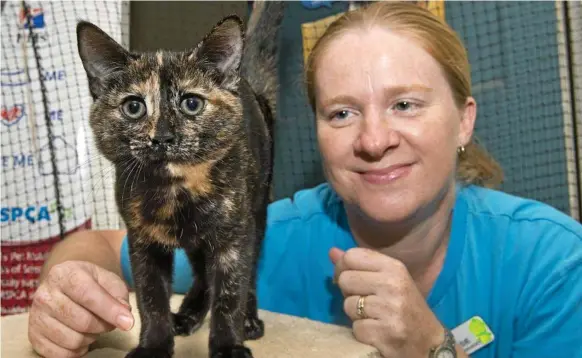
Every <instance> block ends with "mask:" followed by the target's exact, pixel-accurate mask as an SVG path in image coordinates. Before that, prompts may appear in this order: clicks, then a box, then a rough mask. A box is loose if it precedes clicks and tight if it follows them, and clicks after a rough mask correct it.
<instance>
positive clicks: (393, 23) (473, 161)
mask: <svg viewBox="0 0 582 358" xmlns="http://www.w3.org/2000/svg"><path fill="white" fill-rule="evenodd" d="M372 26H384V27H385V28H387V29H390V30H391V31H395V32H398V33H400V34H402V35H405V36H408V37H409V38H411V39H414V40H416V41H417V43H418V44H420V46H421V47H423V48H424V50H425V51H427V52H428V53H429V54H430V55H431V56H432V57H433V58H434V59H435V60H436V61H437V62H438V63H439V64H440V66H441V68H442V69H443V71H444V73H445V76H446V78H447V81H448V83H449V85H450V86H451V89H452V92H453V97H454V99H455V102H456V104H457V106H458V107H459V108H462V107H463V106H464V105H465V101H466V100H467V98H468V97H470V96H471V70H470V67H469V61H468V58H467V52H466V50H465V47H464V46H463V43H462V41H461V39H460V38H459V37H458V35H457V34H456V33H455V32H454V31H453V30H452V29H451V28H450V27H449V26H448V25H447V24H446V23H445V22H444V21H442V20H441V19H440V18H439V17H437V16H435V15H433V14H432V13H431V12H430V11H428V10H426V9H424V8H422V7H420V6H418V5H416V4H414V3H410V2H392V1H387V2H383V1H381V2H377V3H374V4H372V5H370V6H367V7H363V8H359V9H357V10H353V11H349V12H347V13H345V14H344V15H342V16H341V17H339V18H338V19H337V20H335V21H334V22H333V23H332V24H330V25H329V27H328V28H327V30H326V31H325V33H324V34H323V35H322V36H321V38H319V40H318V41H317V43H316V44H315V46H314V48H313V49H312V51H311V53H310V54H309V57H308V59H307V64H306V66H305V79H306V84H307V95H308V98H309V103H310V105H311V108H312V109H313V110H315V91H314V81H315V71H316V70H317V65H318V59H319V58H320V57H321V55H322V53H323V52H324V51H325V50H326V48H327V46H328V45H329V43H330V42H331V41H332V40H333V39H335V38H337V37H338V36H340V35H341V34H342V33H343V32H345V31H347V30H351V29H354V28H361V29H366V28H370V27H372ZM457 178H458V180H459V181H461V182H462V183H465V184H476V185H480V186H484V187H496V186H498V185H499V184H500V183H501V182H502V180H503V171H502V170H501V167H500V166H499V164H498V163H497V162H496V161H495V160H494V159H493V158H492V157H491V156H490V155H489V154H488V153H487V151H486V150H485V149H484V148H483V147H482V146H480V145H479V144H478V143H476V142H475V140H474V138H473V139H472V140H471V141H470V143H469V144H468V145H467V146H465V148H464V151H461V153H460V154H459V160H458V165H457Z"/></svg>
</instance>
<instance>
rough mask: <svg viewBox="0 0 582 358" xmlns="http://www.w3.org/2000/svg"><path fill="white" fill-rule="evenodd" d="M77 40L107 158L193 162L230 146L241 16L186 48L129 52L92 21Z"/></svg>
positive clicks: (235, 124) (238, 111) (236, 112)
mask: <svg viewBox="0 0 582 358" xmlns="http://www.w3.org/2000/svg"><path fill="white" fill-rule="evenodd" d="M78 41H79V52H80V55H81V58H82V59H83V64H84V66H85V69H86V70H87V74H88V77H89V83H90V88H91V93H92V95H93V97H94V99H95V103H94V104H93V107H92V110H91V116H90V122H91V127H92V129H93V132H94V134H95V138H96V141H97V145H98V147H99V149H100V150H101V151H102V152H103V153H104V155H105V156H106V157H107V158H108V159H110V160H112V161H114V162H117V163H124V162H125V161H128V159H130V158H133V159H137V160H138V161H139V162H140V163H142V164H145V165H148V164H167V163H183V164H186V163H188V164H196V163H202V162H207V161H209V160H213V159H217V158H218V157H219V156H220V155H221V154H222V153H224V151H225V150H227V149H228V148H229V145H230V143H231V142H232V138H233V136H235V133H236V131H237V130H238V128H240V125H241V121H242V108H241V104H240V100H239V98H238V96H237V94H236V91H237V85H238V81H239V77H238V67H239V64H240V56H241V51H242V32H241V28H240V23H239V22H237V21H234V20H226V21H224V22H222V23H221V24H219V25H217V27H215V28H214V29H213V31H212V32H211V33H210V34H209V35H208V36H207V37H206V38H205V39H204V40H203V41H202V42H201V43H200V44H199V46H197V47H196V49H194V50H193V51H189V52H184V53H166V52H158V53H155V54H129V53H128V52H126V51H125V50H123V49H122V48H121V47H120V46H119V45H117V44H116V43H115V42H114V41H113V40H111V39H110V38H109V37H108V36H107V35H105V34H104V33H102V32H101V31H100V30H99V29H97V28H96V27H94V26H93V25H90V24H87V23H81V24H79V27H78Z"/></svg>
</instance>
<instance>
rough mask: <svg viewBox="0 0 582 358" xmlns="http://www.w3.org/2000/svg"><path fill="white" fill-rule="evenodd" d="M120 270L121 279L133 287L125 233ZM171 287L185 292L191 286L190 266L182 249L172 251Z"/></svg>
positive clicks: (181, 292)
mask: <svg viewBox="0 0 582 358" xmlns="http://www.w3.org/2000/svg"><path fill="white" fill-rule="evenodd" d="M120 263H121V272H122V273H123V279H124V280H125V282H126V283H127V285H128V286H129V287H130V288H131V289H133V288H134V281H133V274H132V271H131V262H130V261H129V245H128V243H127V235H126V236H125V237H124V238H123V242H122V243H121V257H120ZM172 276H173V282H172V289H173V290H174V292H175V293H179V294H185V293H186V292H188V290H189V289H190V287H191V286H192V280H193V275H192V268H191V266H190V262H189V261H188V257H187V256H186V253H185V252H184V250H182V249H177V250H175V251H174V271H173V275H172Z"/></svg>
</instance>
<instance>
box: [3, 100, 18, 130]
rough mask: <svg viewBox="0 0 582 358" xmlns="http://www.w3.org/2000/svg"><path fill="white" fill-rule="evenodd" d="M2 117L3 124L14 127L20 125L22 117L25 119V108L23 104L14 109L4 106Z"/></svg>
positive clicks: (13, 107) (15, 106)
mask: <svg viewBox="0 0 582 358" xmlns="http://www.w3.org/2000/svg"><path fill="white" fill-rule="evenodd" d="M0 117H1V118H2V123H3V124H4V125H6V126H11V125H14V124H16V123H18V121H20V119H22V117H24V107H23V106H22V105H21V104H17V105H14V106H12V107H6V106H2V111H1V112H0Z"/></svg>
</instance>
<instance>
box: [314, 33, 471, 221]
mask: <svg viewBox="0 0 582 358" xmlns="http://www.w3.org/2000/svg"><path fill="white" fill-rule="evenodd" d="M328 45H329V46H328V47H327V49H326V50H325V51H324V53H322V56H321V57H320V58H319V60H318V63H317V66H318V67H317V71H316V73H315V96H316V117H317V136H318V141H319V147H320V151H321V154H322V158H323V163H324V169H325V173H326V176H327V178H328V181H329V182H330V184H331V185H332V186H333V188H334V189H335V190H336V191H337V192H338V194H339V195H340V196H341V197H342V198H343V200H344V202H345V203H346V204H347V205H352V206H354V207H357V208H359V210H360V212H361V213H363V214H365V215H366V216H367V217H369V218H370V219H373V220H376V221H378V222H402V221H405V220H410V219H412V218H414V217H417V216H424V215H426V214H427V213H429V212H430V210H435V206H437V207H438V204H439V203H440V200H441V198H442V197H443V196H444V195H445V194H446V193H447V192H448V191H449V189H451V188H452V187H453V183H454V178H455V166H456V156H457V147H459V146H461V145H466V144H467V143H468V142H469V140H470V138H471V135H472V131H473V124H474V119H475V111H476V104H475V102H474V101H473V99H472V98H469V99H468V100H467V102H466V104H465V106H463V108H459V107H458V106H457V105H456V104H455V102H454V99H453V95H452V91H451V88H450V86H449V84H448V82H447V80H446V78H445V76H444V72H443V71H442V69H441V67H440V65H439V64H438V62H437V61H436V60H435V59H433V58H432V57H431V56H430V55H429V54H428V53H427V52H426V51H425V50H424V49H423V48H421V47H420V46H419V45H417V44H416V42H415V41H414V40H411V39H409V38H407V37H405V36H402V35H398V34H396V33H394V32H390V31H387V30H384V29H382V28H379V27H373V28H371V29H368V30H356V29H354V30H350V31H348V32H345V33H344V34H342V35H340V36H339V37H338V38H336V39H334V40H333V41H332V42H331V43H329V44H328Z"/></svg>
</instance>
